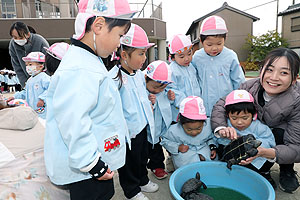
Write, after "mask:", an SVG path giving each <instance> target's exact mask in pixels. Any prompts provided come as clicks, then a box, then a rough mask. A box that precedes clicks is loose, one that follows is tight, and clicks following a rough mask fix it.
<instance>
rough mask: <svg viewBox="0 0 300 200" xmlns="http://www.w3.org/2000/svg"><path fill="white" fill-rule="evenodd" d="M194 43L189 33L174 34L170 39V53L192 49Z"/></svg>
mask: <svg viewBox="0 0 300 200" xmlns="http://www.w3.org/2000/svg"><path fill="white" fill-rule="evenodd" d="M192 47H193V44H192V42H191V38H190V36H187V35H182V34H178V35H174V36H173V37H172V38H171V40H170V41H169V51H170V54H175V53H178V54H180V53H182V52H183V51H185V50H188V49H191V48H192Z"/></svg>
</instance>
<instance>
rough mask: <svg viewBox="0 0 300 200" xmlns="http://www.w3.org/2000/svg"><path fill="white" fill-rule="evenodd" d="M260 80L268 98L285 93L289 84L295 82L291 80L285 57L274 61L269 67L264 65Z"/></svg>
mask: <svg viewBox="0 0 300 200" xmlns="http://www.w3.org/2000/svg"><path fill="white" fill-rule="evenodd" d="M266 63H268V62H266ZM263 74H264V76H263ZM262 76H263V77H262ZM260 78H261V84H262V86H263V88H264V89H265V91H266V93H267V94H268V95H270V96H275V95H278V94H280V93H282V92H284V91H286V90H287V89H288V88H289V87H290V85H291V84H293V83H295V82H296V80H294V81H293V80H292V74H291V70H290V66H289V63H288V60H287V58H286V57H280V58H278V59H276V60H275V61H274V62H273V63H272V64H271V65H269V66H266V65H265V66H264V67H263V70H262V72H261V74H260Z"/></svg>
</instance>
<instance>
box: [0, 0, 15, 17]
mask: <svg viewBox="0 0 300 200" xmlns="http://www.w3.org/2000/svg"><path fill="white" fill-rule="evenodd" d="M1 10H2V17H3V18H16V5H15V1H14V0H2V1H1Z"/></svg>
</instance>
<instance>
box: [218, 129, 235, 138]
mask: <svg viewBox="0 0 300 200" xmlns="http://www.w3.org/2000/svg"><path fill="white" fill-rule="evenodd" d="M219 135H220V136H221V137H223V138H228V139H230V140H234V139H237V133H236V130H235V128H232V127H227V128H223V129H221V130H219Z"/></svg>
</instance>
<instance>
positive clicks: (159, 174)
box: [152, 168, 168, 180]
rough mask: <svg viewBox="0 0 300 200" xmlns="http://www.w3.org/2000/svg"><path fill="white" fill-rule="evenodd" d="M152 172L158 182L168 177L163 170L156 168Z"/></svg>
mask: <svg viewBox="0 0 300 200" xmlns="http://www.w3.org/2000/svg"><path fill="white" fill-rule="evenodd" d="M152 172H153V174H154V176H155V177H156V178H157V179H158V180H160V179H164V178H166V177H168V173H167V172H166V171H165V170H164V169H163V168H156V169H154V170H152Z"/></svg>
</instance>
